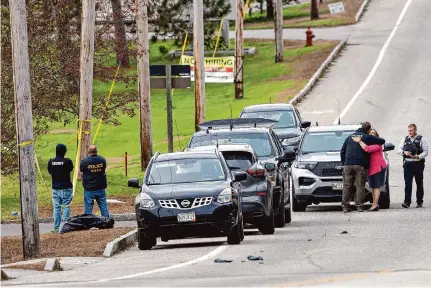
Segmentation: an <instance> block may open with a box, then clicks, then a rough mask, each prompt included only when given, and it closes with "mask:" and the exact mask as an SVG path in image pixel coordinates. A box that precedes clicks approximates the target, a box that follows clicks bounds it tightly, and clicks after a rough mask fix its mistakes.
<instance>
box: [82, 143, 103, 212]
mask: <svg viewBox="0 0 431 288" xmlns="http://www.w3.org/2000/svg"><path fill="white" fill-rule="evenodd" d="M80 171H81V179H82V185H83V186H84V207H85V211H84V213H85V214H93V205H94V200H96V202H97V205H98V206H99V209H100V213H101V214H102V216H104V217H109V212H108V204H107V202H106V191H105V189H106V187H107V186H108V183H107V181H106V173H105V171H106V160H105V158H103V157H102V156H99V155H98V154H97V147H96V146H95V145H91V146H90V147H89V148H88V156H87V157H86V158H84V159H82V160H81V164H80Z"/></svg>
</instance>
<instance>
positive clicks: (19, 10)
mask: <svg viewBox="0 0 431 288" xmlns="http://www.w3.org/2000/svg"><path fill="white" fill-rule="evenodd" d="M9 5H10V6H9V7H10V22H11V25H10V26H11V38H12V51H13V52H12V57H13V82H14V94H15V117H16V134H17V142H18V158H19V161H18V165H19V184H20V198H21V223H22V224H21V225H22V239H23V243H22V244H23V253H24V259H28V258H36V257H38V256H39V251H40V235H39V216H38V210H37V193H36V191H37V187H36V167H35V162H34V157H35V156H34V155H35V154H34V146H33V114H32V105H31V94H30V92H31V91H30V64H29V59H28V39H27V17H26V1H25V0H14V1H9Z"/></svg>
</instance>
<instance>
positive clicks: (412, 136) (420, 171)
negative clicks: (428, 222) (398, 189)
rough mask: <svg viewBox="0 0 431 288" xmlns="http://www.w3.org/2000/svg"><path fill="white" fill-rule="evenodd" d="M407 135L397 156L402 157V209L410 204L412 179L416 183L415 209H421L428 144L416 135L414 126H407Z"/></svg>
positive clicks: (402, 140) (420, 136)
mask: <svg viewBox="0 0 431 288" xmlns="http://www.w3.org/2000/svg"><path fill="white" fill-rule="evenodd" d="M408 133H409V135H408V136H406V137H404V138H403V139H401V143H400V146H399V149H398V154H400V155H402V156H403V159H404V162H403V168H404V182H405V188H404V193H405V197H404V203H403V204H402V206H403V207H404V208H409V207H410V204H411V203H412V189H413V187H412V186H413V178H415V182H416V203H417V206H416V208H422V205H423V202H424V169H425V157H427V156H428V143H427V142H426V141H425V139H424V138H423V137H422V135H419V134H418V133H417V127H416V125H415V124H410V125H409V126H408Z"/></svg>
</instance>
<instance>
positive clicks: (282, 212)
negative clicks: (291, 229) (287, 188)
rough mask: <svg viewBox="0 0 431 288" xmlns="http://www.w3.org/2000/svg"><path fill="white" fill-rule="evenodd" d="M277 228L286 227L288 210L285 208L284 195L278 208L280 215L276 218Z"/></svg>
mask: <svg viewBox="0 0 431 288" xmlns="http://www.w3.org/2000/svg"><path fill="white" fill-rule="evenodd" d="M274 221H275V227H277V228H282V227H284V225H286V208H285V207H284V193H283V192H282V194H281V200H280V204H279V206H278V214H277V215H275V217H274Z"/></svg>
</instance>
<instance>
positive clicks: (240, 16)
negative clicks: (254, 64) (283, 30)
mask: <svg viewBox="0 0 431 288" xmlns="http://www.w3.org/2000/svg"><path fill="white" fill-rule="evenodd" d="M242 2H243V0H236V21H235V30H236V36H235V73H236V75H235V76H236V77H235V98H236V99H241V98H243V97H244V73H243V66H244V65H243V61H244V56H243V53H244V49H243V42H244V39H243V36H244V35H243V34H244V7H243V3H242Z"/></svg>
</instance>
